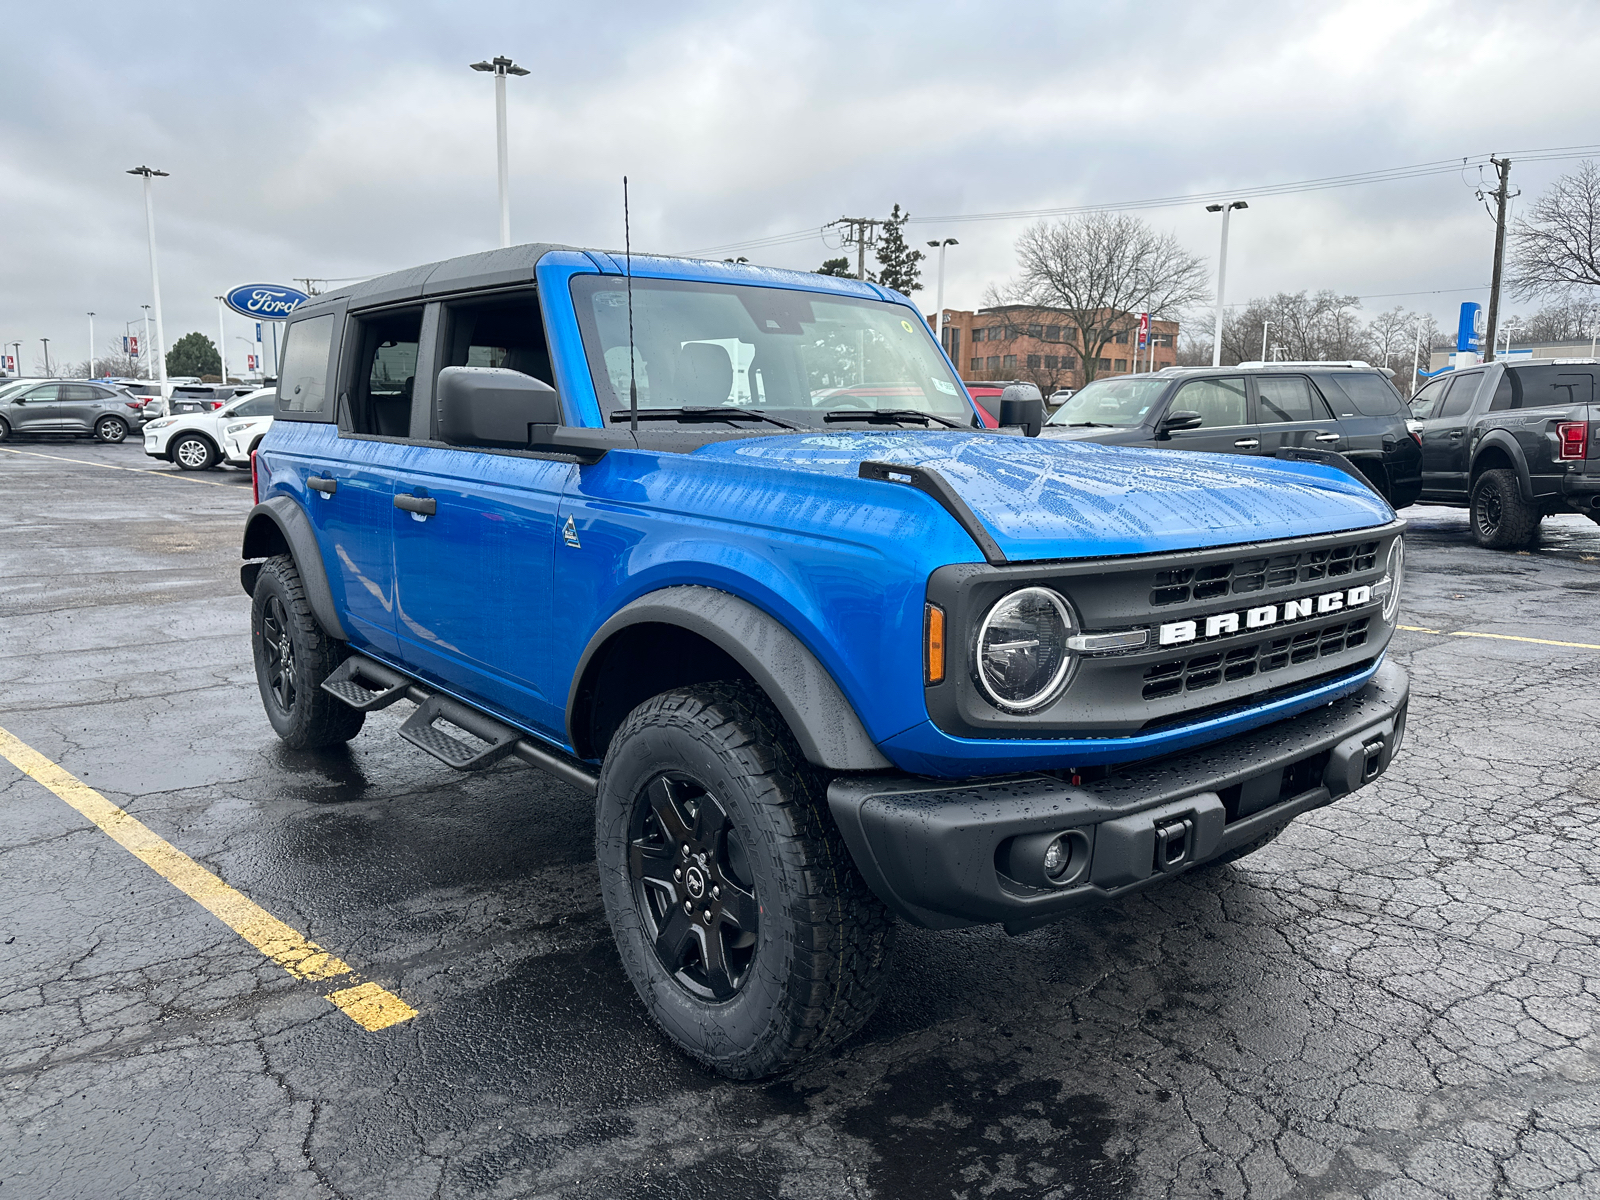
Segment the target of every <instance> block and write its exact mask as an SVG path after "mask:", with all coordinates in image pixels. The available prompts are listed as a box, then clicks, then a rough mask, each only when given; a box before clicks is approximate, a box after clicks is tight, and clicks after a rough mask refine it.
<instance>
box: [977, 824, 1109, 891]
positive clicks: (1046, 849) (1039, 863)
mask: <svg viewBox="0 0 1600 1200" xmlns="http://www.w3.org/2000/svg"><path fill="white" fill-rule="evenodd" d="M1093 854H1094V830H1093V828H1092V827H1090V828H1085V829H1069V830H1067V831H1066V832H1065V833H1026V834H1023V835H1022V836H1021V837H1014V838H1007V839H1006V840H1005V841H1004V842H1001V843H1000V845H999V847H998V848H997V853H996V855H995V866H996V867H997V868H998V869H999V871H1000V873H1001V874H1002V875H1005V876H1007V877H1009V878H1011V879H1014V880H1016V881H1017V882H1018V883H1024V884H1027V885H1028V886H1029V887H1035V888H1045V889H1054V888H1065V887H1075V886H1076V885H1078V884H1080V883H1082V882H1083V881H1084V880H1086V879H1087V878H1088V877H1089V861H1090V859H1091V858H1092V857H1093Z"/></svg>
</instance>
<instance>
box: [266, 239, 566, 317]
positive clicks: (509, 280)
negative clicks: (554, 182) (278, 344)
mask: <svg viewBox="0 0 1600 1200" xmlns="http://www.w3.org/2000/svg"><path fill="white" fill-rule="evenodd" d="M552 250H575V251H577V252H578V253H580V254H581V253H583V250H582V248H581V247H578V246H564V245H559V244H557V243H553V242H529V243H528V244H526V245H522V246H506V247H504V248H503V249H499V250H483V251H480V252H479V253H477V254H463V255H461V256H460V257H459V258H446V259H441V260H440V261H439V262H431V263H424V264H423V265H422V266H420V267H407V268H406V269H405V270H403V271H392V272H390V273H389V274H387V275H379V276H376V277H375V278H373V279H365V280H362V281H361V282H360V283H352V284H350V285H349V286H348V287H342V288H336V289H335V290H333V291H331V292H323V293H322V294H321V295H319V296H315V297H313V298H312V299H311V300H310V301H309V302H307V303H305V304H302V305H301V306H300V307H299V308H297V309H296V310H295V313H294V319H296V320H298V319H299V318H300V317H303V316H315V315H316V314H317V313H318V312H320V311H321V310H323V309H324V308H327V307H330V306H332V305H334V304H337V303H338V302H340V301H348V302H349V304H350V307H351V308H373V307H376V306H378V305H381V304H395V303H399V302H401V301H405V300H419V299H421V298H422V297H424V296H440V295H445V294H447V293H449V292H462V291H467V290H469V289H473V288H490V287H511V286H514V285H516V284H519V283H532V282H533V279H534V268H535V267H537V266H538V265H539V260H540V259H541V258H543V257H544V256H545V255H546V254H548V253H550V252H551V251H552Z"/></svg>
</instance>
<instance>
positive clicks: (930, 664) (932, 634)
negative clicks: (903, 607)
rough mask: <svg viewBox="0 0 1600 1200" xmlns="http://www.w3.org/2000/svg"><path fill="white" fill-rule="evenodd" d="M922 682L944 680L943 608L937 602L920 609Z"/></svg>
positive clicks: (929, 682) (940, 681) (930, 682)
mask: <svg viewBox="0 0 1600 1200" xmlns="http://www.w3.org/2000/svg"><path fill="white" fill-rule="evenodd" d="M922 682H923V683H924V684H935V683H943V682H944V609H942V608H940V607H939V606H938V605H937V604H927V605H924V606H923V609H922Z"/></svg>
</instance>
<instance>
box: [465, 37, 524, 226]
mask: <svg viewBox="0 0 1600 1200" xmlns="http://www.w3.org/2000/svg"><path fill="white" fill-rule="evenodd" d="M471 66H472V69H473V70H474V71H492V72H493V73H494V136H495V155H496V165H497V166H498V167H499V172H500V245H501V247H502V248H504V247H506V246H509V245H511V166H510V161H509V159H508V157H507V153H506V76H507V75H527V74H528V73H529V72H528V69H527V68H526V67H519V66H517V64H516V63H514V62H512V61H511V60H510V59H509V58H506V57H505V56H504V55H499V56H497V57H495V58H491V59H489V60H488V61H487V62H475V63H472V64H471Z"/></svg>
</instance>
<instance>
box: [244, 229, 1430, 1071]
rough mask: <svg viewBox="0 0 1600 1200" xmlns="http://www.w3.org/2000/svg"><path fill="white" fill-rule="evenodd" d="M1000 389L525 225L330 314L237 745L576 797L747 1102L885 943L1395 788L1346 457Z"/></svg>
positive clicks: (1381, 647) (624, 915) (834, 289)
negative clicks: (978, 393) (1114, 440)
mask: <svg viewBox="0 0 1600 1200" xmlns="http://www.w3.org/2000/svg"><path fill="white" fill-rule="evenodd" d="M1000 407H1001V410H1002V412H1001V416H1002V423H1003V424H1004V425H1005V426H1007V427H1006V428H1003V429H1000V430H986V429H983V428H982V427H981V426H980V423H979V421H978V419H977V416H976V410H975V409H974V407H973V404H972V401H971V399H970V398H969V396H968V394H967V392H966V390H965V388H964V387H963V385H962V383H961V380H960V377H959V376H958V375H957V374H956V372H955V370H954V369H953V368H952V367H951V365H950V363H949V361H948V360H947V359H946V358H945V356H944V355H943V354H942V353H941V351H940V349H939V346H938V344H937V343H936V342H935V340H934V339H933V337H931V336H930V334H929V331H928V328H927V326H926V324H925V323H924V321H923V319H922V317H921V316H920V314H919V313H918V312H917V310H916V309H915V307H913V306H912V304H911V303H910V301H908V300H907V299H906V298H905V297H903V296H900V295H898V294H896V293H894V292H890V291H887V290H885V289H883V288H880V287H877V286H875V285H873V284H870V283H864V282H858V281H856V280H850V279H837V278H830V277H825V276H820V275H808V274H799V273H792V272H786V271H774V270H766V269H762V268H758V267H752V266H744V265H735V264H722V263H711V262H699V261H689V260H682V259H667V258H644V257H634V258H632V259H631V261H630V260H627V259H625V258H623V257H622V256H619V255H615V254H610V253H603V252H599V251H584V250H576V249H570V248H565V247H559V246H538V245H529V246H518V247H512V248H508V249H504V250H496V251H492V252H489V253H484V254H478V255H473V256H469V257H465V258H459V259H452V260H450V261H447V262H442V263H435V264H432V265H429V266H422V267H417V268H416V269H414V270H409V271H402V272H399V273H397V274H393V275H387V276H384V277H382V278H379V279H374V280H371V281H369V282H367V283H363V284H359V285H357V286H354V287H350V288H345V289H343V290H340V291H337V292H333V293H330V294H327V295H323V296H319V297H317V298H316V299H315V300H314V301H312V302H311V303H309V304H306V305H305V306H303V307H302V308H300V309H298V310H297V311H296V313H295V314H294V318H293V320H292V321H291V322H290V324H289V326H288V330H287V343H286V349H285V352H284V357H283V363H282V370H281V375H280V380H279V384H278V399H277V408H276V417H277V419H276V421H275V422H274V424H273V426H272V429H271V432H270V433H269V434H268V435H267V437H266V439H265V440H264V441H263V443H262V445H261V447H260V449H259V451H258V452H257V454H256V455H255V457H254V460H253V466H254V480H255V486H256V497H257V501H258V503H257V504H256V505H255V507H254V508H253V509H252V510H251V513H250V516H249V520H248V524H247V525H246V528H245V533H244V546H243V557H244V559H245V560H246V561H245V564H244V566H243V568H242V570H241V581H242V583H243V585H244V589H245V591H246V592H247V593H249V594H250V596H251V597H252V601H253V603H252V616H251V640H252V647H253V652H254V658H255V665H256V671H257V675H258V679H259V682H260V688H261V697H262V701H263V703H264V705H265V707H266V712H267V716H268V719H269V720H270V721H271V722H272V725H273V728H274V729H275V730H276V731H277V733H278V735H279V736H280V737H281V738H282V739H283V740H284V741H285V742H287V743H288V744H289V745H290V746H293V747H299V748H310V747H318V746H328V745H332V744H335V743H340V742H344V741H348V740H349V739H351V738H353V737H355V735H356V734H357V733H358V732H359V731H360V729H361V726H362V722H363V720H364V719H365V716H366V714H367V713H368V712H370V711H372V710H375V709H379V708H383V707H385V706H386V705H389V704H392V703H395V702H398V701H401V700H404V701H407V702H409V703H410V704H413V705H415V708H414V709H413V710H412V711H411V712H410V713H409V715H408V717H407V719H406V720H405V722H404V724H403V725H401V727H400V734H401V736H402V737H404V738H406V739H407V740H409V741H410V742H412V743H413V744H415V745H416V746H417V747H419V748H421V749H422V750H425V751H427V752H428V753H430V754H433V755H434V756H436V757H438V758H440V759H442V760H443V761H444V762H446V763H448V764H450V765H451V766H453V767H457V768H460V769H462V770H475V769H481V768H484V767H488V766H490V765H492V764H495V763H497V762H499V761H500V760H502V759H505V758H511V757H514V758H517V759H520V760H522V761H523V762H526V763H529V764H532V765H534V766H536V767H539V768H542V769H544V770H545V771H548V772H550V773H552V774H553V775H555V776H557V777H558V778H560V779H562V780H565V781H566V782H568V783H570V784H572V785H574V786H576V787H579V788H582V789H585V790H586V791H588V792H590V793H592V794H593V795H594V797H595V804H596V839H595V844H596V851H597V856H598V863H599V872H600V880H601V888H602V891H603V899H604V903H605V909H606V913H607V915H608V918H609V920H610V923H611V927H612V930H613V932H614V934H615V936H616V941H617V947H618V951H619V954H620V957H621V960H622V965H623V967H624V969H625V970H626V972H627V974H628V976H629V978H630V979H631V980H632V982H633V984H634V987H635V988H636V989H637V990H638V993H639V996H640V998H641V999H642V1000H643V1002H644V1004H645V1006H646V1008H647V1009H648V1010H649V1012H650V1014H651V1015H652V1016H653V1017H654V1019H655V1020H656V1021H657V1022H658V1023H659V1024H660V1026H661V1028H662V1029H663V1030H664V1031H665V1032H666V1033H667V1035H668V1036H669V1037H671V1038H672V1039H673V1040H674V1041H676V1042H677V1043H678V1044H679V1045H680V1046H681V1047H682V1048H683V1049H685V1050H686V1051H688V1052H689V1053H690V1054H692V1055H694V1056H696V1057H698V1058H700V1059H701V1060H703V1061H704V1062H706V1063H708V1064H710V1065H711V1066H712V1067H714V1068H715V1069H716V1070H718V1071H721V1072H722V1073H724V1074H727V1075H730V1076H734V1077H740V1078H755V1077H760V1076H764V1075H769V1074H772V1073H774V1072H776V1071H780V1070H782V1069H784V1068H785V1067H787V1066H789V1065H790V1064H793V1063H795V1062H797V1061H800V1060H802V1059H805V1058H808V1057H811V1056H814V1055H817V1054H819V1053H822V1052H824V1051H826V1050H827V1049H828V1048H829V1047H832V1046H835V1045H837V1044H838V1043H839V1042H840V1041H841V1040H843V1039H844V1038H846V1037H848V1036H849V1035H850V1034H851V1033H852V1032H854V1031H855V1030H856V1029H858V1028H859V1027H860V1025H861V1024H862V1022H863V1021H864V1020H865V1019H866V1018H867V1016H868V1015H869V1014H870V1013H871V1011H872V1008H873V1005H874V1003H875V1000H876V997H877V995H878V992H879V990H880V987H881V984H882V981H883V979H884V977H885V972H886V970H887V963H888V956H889V948H890V940H891V936H892V931H893V920H894V918H898V919H900V920H904V921H909V922H912V923H915V924H918V925H922V926H928V927H933V928H940V929H944V928H953V927H956V926H962V925H972V924H978V923H998V924H1001V925H1003V926H1004V927H1005V928H1006V929H1007V930H1009V931H1011V932H1013V933H1021V932H1024V931H1027V930H1030V929H1033V928H1036V927H1038V926H1040V925H1042V924H1045V923H1047V922H1050V921H1052V920H1055V919H1058V918H1060V917H1061V916H1063V915H1064V914H1067V913H1070V912H1074V911H1076V910H1077V909H1079V908H1081V907H1082V906H1084V905H1087V904H1091V903H1095V902H1100V901H1105V900H1108V899H1115V898H1118V897H1121V896H1126V895H1128V894H1130V893H1133V892H1137V891H1139V890H1141V889H1143V888H1146V887H1149V886H1152V885H1154V884H1157V883H1159V882H1160V881H1162V880H1165V879H1170V878H1172V877H1174V876H1175V875H1177V874H1179V873H1181V872H1184V871H1188V870H1190V869H1193V868H1196V867H1201V866H1205V865H1207V864H1215V863H1219V862H1225V861H1231V860H1233V859H1236V858H1238V857H1240V856H1242V855H1244V854H1248V853H1250V852H1251V851H1253V850H1255V849H1257V848H1259V847H1260V846H1262V845H1264V844H1265V843H1266V842H1268V841H1270V840H1271V839H1272V838H1273V837H1274V836H1276V835H1277V833H1278V832H1279V831H1280V830H1281V829H1282V828H1283V827H1284V825H1285V824H1286V823H1287V822H1289V821H1290V820H1292V819H1293V818H1294V817H1296V816H1298V815H1300V814H1301V813H1304V812H1308V811H1310V810H1312V809H1315V808H1318V807H1320V806H1322V805H1326V804H1328V803H1330V802H1332V801H1335V800H1338V799H1339V798H1340V797H1343V796H1345V795H1348V794H1349V793H1351V792H1353V791H1355V790H1356V789H1357V788H1360V787H1362V786H1363V785H1365V784H1367V783H1369V782H1370V781H1371V780H1373V779H1374V778H1376V777H1377V776H1378V775H1379V774H1381V773H1382V772H1383V771H1384V769H1385V768H1386V767H1387V766H1388V765H1389V762H1390V760H1391V758H1392V757H1393V755H1394V753H1395V752H1396V750H1397V749H1398V748H1399V745H1400V741H1401V738H1402V737H1403V735H1404V730H1405V713H1406V698H1407V681H1406V677H1405V674H1404V673H1403V672H1402V671H1401V669H1400V668H1399V667H1398V666H1396V665H1394V664H1392V663H1388V662H1386V661H1385V650H1386V648H1387V646H1388V643H1389V639H1390V637H1391V635H1392V632H1393V629H1394V621H1395V617H1396V611H1397V607H1398V604H1399V597H1400V586H1401V574H1402V566H1403V558H1404V548H1403V538H1402V532H1403V528H1404V525H1403V522H1401V521H1399V520H1397V519H1396V517H1395V515H1394V512H1393V510H1392V509H1391V508H1390V507H1389V505H1388V504H1387V503H1385V502H1384V500H1383V499H1382V498H1381V497H1380V496H1378V495H1377V494H1375V493H1374V492H1373V491H1372V490H1371V489H1370V488H1369V487H1368V486H1367V485H1366V484H1365V482H1363V481H1362V480H1361V478H1360V477H1359V475H1354V474H1353V472H1352V471H1351V470H1350V469H1349V468H1348V464H1342V465H1341V460H1339V459H1338V458H1337V456H1332V455H1327V454H1320V455H1319V454H1316V453H1315V452H1312V453H1311V455H1310V457H1312V458H1313V459H1315V460H1316V461H1311V462H1293V461H1280V460H1244V459H1241V458H1239V457H1234V456H1222V455H1206V454H1193V453H1190V454H1174V453H1171V452H1168V451H1163V450H1150V449H1139V448H1128V447H1116V446H1100V445H1093V444H1086V443H1074V442H1060V441H1049V440H1046V439H1036V438H1034V437H1030V436H1027V435H1028V434H1030V433H1037V431H1038V426H1039V423H1040V420H1041V419H1042V415H1043V414H1042V408H1041V406H1040V402H1039V400H1038V398H1037V392H1032V393H1031V394H1030V393H1029V389H1020V390H1018V391H1016V392H1015V393H1014V394H1009V395H1008V396H1007V397H1006V398H1004V399H1003V400H1002V402H1001V406H1000Z"/></svg>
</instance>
